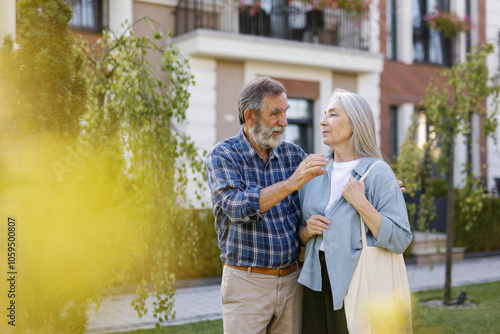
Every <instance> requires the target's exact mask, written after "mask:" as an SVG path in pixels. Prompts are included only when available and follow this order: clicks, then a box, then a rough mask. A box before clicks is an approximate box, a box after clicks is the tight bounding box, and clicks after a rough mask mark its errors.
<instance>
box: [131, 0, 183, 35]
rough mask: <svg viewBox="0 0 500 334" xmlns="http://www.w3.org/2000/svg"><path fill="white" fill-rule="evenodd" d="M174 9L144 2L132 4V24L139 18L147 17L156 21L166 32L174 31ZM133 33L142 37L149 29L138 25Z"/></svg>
mask: <svg viewBox="0 0 500 334" xmlns="http://www.w3.org/2000/svg"><path fill="white" fill-rule="evenodd" d="M174 9H175V8H174V7H171V6H166V5H159V4H154V3H145V2H134V5H133V13H134V14H133V20H134V22H135V21H136V20H138V19H139V18H141V17H148V18H150V19H152V20H154V21H157V22H158V23H160V24H161V25H162V27H163V28H165V29H167V30H172V31H173V30H174V15H173V12H174ZM134 30H135V32H136V33H137V34H138V35H140V36H143V35H144V34H145V33H146V32H149V31H150V29H149V27H148V26H147V25H142V24H140V25H138V26H137V28H136V29H134Z"/></svg>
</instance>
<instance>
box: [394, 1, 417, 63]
mask: <svg viewBox="0 0 500 334" xmlns="http://www.w3.org/2000/svg"><path fill="white" fill-rule="evenodd" d="M411 5H412V1H407V0H398V1H397V5H396V6H397V8H396V10H397V12H396V17H397V23H396V27H397V53H398V60H399V61H400V62H403V63H405V64H412V63H413V25H412V24H411V22H412V16H411V15H412V10H411Z"/></svg>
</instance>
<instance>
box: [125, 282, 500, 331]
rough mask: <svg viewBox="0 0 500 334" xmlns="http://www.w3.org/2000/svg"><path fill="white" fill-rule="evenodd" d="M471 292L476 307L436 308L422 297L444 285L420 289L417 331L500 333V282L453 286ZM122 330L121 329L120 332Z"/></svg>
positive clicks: (217, 327) (208, 327)
mask: <svg viewBox="0 0 500 334" xmlns="http://www.w3.org/2000/svg"><path fill="white" fill-rule="evenodd" d="M462 291H463V292H466V293H467V300H469V301H472V302H473V303H475V304H477V306H478V307H477V308H473V309H435V308H431V307H428V306H423V305H419V304H418V301H426V300H431V299H440V298H442V289H437V290H429V291H422V292H417V293H415V294H414V295H413V297H414V299H413V301H414V303H413V304H414V305H413V333H414V334H419V333H422V334H448V333H450V334H452V333H453V334H455V333H463V334H469V333H476V334H493V333H500V282H493V283H484V284H473V285H466V286H461V287H454V288H453V297H454V298H456V297H457V295H458V294H459V293H460V292H462ZM123 333H125V334H160V333H170V334H196V333H198V334H202V333H203V334H220V333H222V320H213V321H200V322H196V323H191V324H185V325H178V326H168V327H162V328H161V329H160V330H156V329H149V330H136V331H130V332H121V333H120V334H123ZM117 334H118V333H117Z"/></svg>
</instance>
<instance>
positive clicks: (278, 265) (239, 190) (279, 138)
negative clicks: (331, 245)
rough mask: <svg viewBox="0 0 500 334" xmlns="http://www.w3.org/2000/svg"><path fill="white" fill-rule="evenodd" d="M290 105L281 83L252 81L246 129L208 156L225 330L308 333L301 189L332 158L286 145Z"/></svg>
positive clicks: (244, 107)
mask: <svg viewBox="0 0 500 334" xmlns="http://www.w3.org/2000/svg"><path fill="white" fill-rule="evenodd" d="M288 108H289V105H288V101H287V96H286V93H285V88H284V87H283V85H282V84H281V83H279V82H277V81H275V80H273V79H270V78H266V77H258V78H255V79H253V80H252V81H250V82H249V83H247V84H246V85H245V86H244V87H243V89H242V90H241V93H240V96H239V98H238V116H239V121H240V124H241V125H242V128H241V129H240V131H239V133H238V134H237V135H236V136H234V137H232V138H229V139H226V140H223V141H221V142H220V143H218V144H217V145H215V147H214V148H213V149H212V151H211V152H210V153H209V155H208V157H207V178H208V183H209V186H210V190H211V192H212V205H213V212H214V216H215V220H216V222H215V228H216V231H217V236H218V242H219V248H220V249H221V259H222V261H223V263H224V267H223V275H222V285H221V298H222V309H223V321H224V333H226V334H228V333H287V334H289V333H300V332H301V304H302V287H301V286H300V285H299V283H297V277H298V275H299V266H298V257H299V253H300V244H299V236H298V225H299V219H300V212H299V200H298V195H297V190H298V189H300V188H302V186H303V185H304V184H306V183H307V182H309V181H310V180H311V179H312V178H314V177H316V176H319V175H322V174H324V173H325V170H324V169H323V167H324V166H326V165H327V163H328V160H327V159H326V158H325V156H324V155H319V154H312V155H309V156H308V155H306V154H305V153H304V151H303V150H302V149H301V148H300V147H299V146H297V145H295V144H292V143H289V142H283V132H284V130H285V128H286V126H287V124H288V123H287V120H286V111H287V109H288Z"/></svg>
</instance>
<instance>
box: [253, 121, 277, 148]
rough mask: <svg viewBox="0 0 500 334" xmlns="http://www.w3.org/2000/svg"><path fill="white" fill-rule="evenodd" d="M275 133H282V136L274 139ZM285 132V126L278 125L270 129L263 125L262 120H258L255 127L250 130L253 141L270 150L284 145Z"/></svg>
mask: <svg viewBox="0 0 500 334" xmlns="http://www.w3.org/2000/svg"><path fill="white" fill-rule="evenodd" d="M275 131H276V132H277V131H281V134H279V135H278V136H275V137H274V138H273V132H275ZM283 132H285V127H284V126H280V125H277V126H274V127H272V128H268V127H266V126H265V125H262V123H261V121H260V119H257V121H256V122H255V126H254V127H253V128H251V129H250V136H252V139H253V140H254V141H255V143H256V144H257V145H259V146H260V147H262V148H265V149H270V148H274V147H278V146H280V145H281V143H283Z"/></svg>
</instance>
